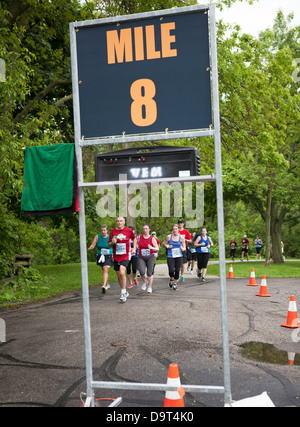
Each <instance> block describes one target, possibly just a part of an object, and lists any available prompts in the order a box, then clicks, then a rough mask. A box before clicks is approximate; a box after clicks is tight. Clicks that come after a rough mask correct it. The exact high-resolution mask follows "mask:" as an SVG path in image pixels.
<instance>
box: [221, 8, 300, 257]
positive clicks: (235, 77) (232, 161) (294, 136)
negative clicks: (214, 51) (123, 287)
mask: <svg viewBox="0 0 300 427" xmlns="http://www.w3.org/2000/svg"><path fill="white" fill-rule="evenodd" d="M299 34H300V27H298V28H296V29H291V30H287V22H285V21H284V19H283V15H282V13H279V15H278V17H277V20H276V22H275V25H274V27H273V31H270V30H269V31H266V32H264V33H262V34H261V35H260V37H259V38H258V39H256V38H254V37H252V36H250V35H246V34H240V32H239V31H238V30H237V31H235V32H233V34H232V35H231V37H229V38H225V28H224V27H222V26H221V27H220V28H219V49H220V52H219V59H220V90H221V123H222V128H223V143H224V148H225V150H226V153H227V155H228V159H229V161H228V162H227V164H226V165H225V172H224V173H225V175H227V177H226V178H225V180H224V187H225V191H226V194H227V197H232V198H240V199H242V200H244V201H245V202H247V203H249V204H251V205H253V206H255V208H256V209H257V211H258V212H259V213H260V214H261V216H262V218H263V219H264V221H265V223H266V264H267V265H268V264H269V262H270V244H271V238H272V245H273V261H274V262H282V256H281V228H282V224H283V221H284V218H285V216H286V214H287V213H288V212H289V210H290V209H291V208H292V207H293V205H294V204H295V203H296V202H297V201H298V203H299V196H298V191H297V187H298V185H299V184H298V182H299V167H298V166H297V165H299V154H300V151H299V133H300V132H299V119H300V116H299V101H300V96H299V93H298V92H297V87H296V85H295V82H294V80H293V77H292V75H293V71H294V65H293V58H294V56H293V55H294V52H293V51H292V46H295V45H296V43H295V38H296V40H297V38H298V37H299ZM284 39H285V40H286V41H287V40H289V44H287V43H285V42H283V40H284Z"/></svg>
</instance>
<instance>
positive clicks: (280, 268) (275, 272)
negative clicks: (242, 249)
mask: <svg viewBox="0 0 300 427" xmlns="http://www.w3.org/2000/svg"><path fill="white" fill-rule="evenodd" d="M232 267H233V273H234V275H235V276H236V277H250V274H251V269H252V268H254V271H255V276H256V277H262V276H263V275H264V274H265V275H266V276H267V277H300V261H286V262H285V263H284V264H274V263H271V265H270V266H269V267H266V266H265V265H264V262H261V261H259V262H255V261H253V262H251V261H249V262H247V261H244V262H233V263H232ZM228 271H229V264H226V273H227V275H228ZM207 274H211V275H216V276H218V275H219V274H220V271H219V264H209V266H208V269H207Z"/></svg>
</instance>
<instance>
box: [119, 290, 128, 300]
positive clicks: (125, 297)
mask: <svg viewBox="0 0 300 427" xmlns="http://www.w3.org/2000/svg"><path fill="white" fill-rule="evenodd" d="M128 297H129V293H128V292H127V291H126V292H124V293H123V292H122V293H121V296H120V301H121V302H126V301H127V298H128Z"/></svg>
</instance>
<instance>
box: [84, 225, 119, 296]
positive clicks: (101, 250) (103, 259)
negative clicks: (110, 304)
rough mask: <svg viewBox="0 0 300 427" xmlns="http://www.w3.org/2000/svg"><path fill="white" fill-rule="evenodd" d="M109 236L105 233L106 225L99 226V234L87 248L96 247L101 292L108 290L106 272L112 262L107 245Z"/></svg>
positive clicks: (110, 251) (110, 252)
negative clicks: (100, 270)
mask: <svg viewBox="0 0 300 427" xmlns="http://www.w3.org/2000/svg"><path fill="white" fill-rule="evenodd" d="M108 239H109V234H108V232H107V225H105V224H103V225H102V226H101V234H98V235H97V236H95V237H94V240H93V243H92V244H91V246H90V247H89V248H88V250H89V251H90V250H92V249H94V248H95V246H97V258H96V264H97V265H99V266H100V267H101V268H102V270H103V285H102V292H104V293H105V292H106V291H107V290H108V289H109V288H110V284H109V283H108V270H109V267H111V266H112V265H113V261H112V248H110V247H109V245H108Z"/></svg>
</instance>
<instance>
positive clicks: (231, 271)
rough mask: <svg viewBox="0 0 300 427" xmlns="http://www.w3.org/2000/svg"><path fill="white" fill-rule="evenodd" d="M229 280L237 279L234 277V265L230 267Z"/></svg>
mask: <svg viewBox="0 0 300 427" xmlns="http://www.w3.org/2000/svg"><path fill="white" fill-rule="evenodd" d="M227 279H235V277H234V275H233V268H232V264H230V267H229V273H228V276H227Z"/></svg>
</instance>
